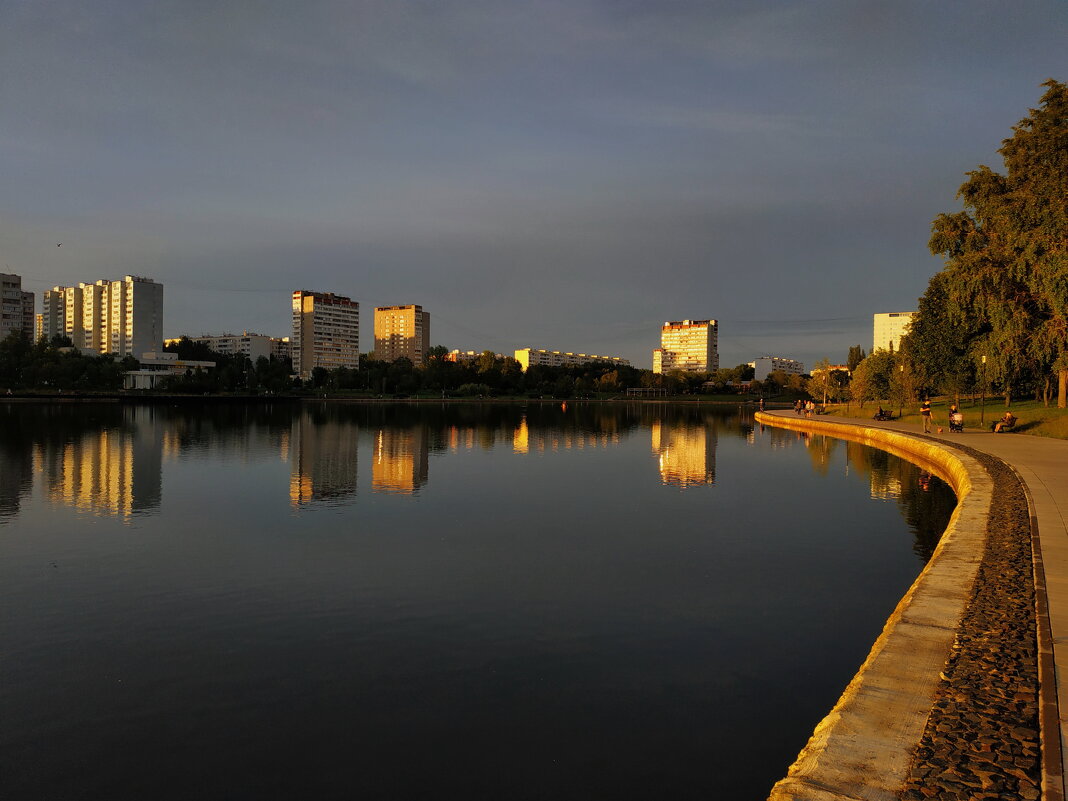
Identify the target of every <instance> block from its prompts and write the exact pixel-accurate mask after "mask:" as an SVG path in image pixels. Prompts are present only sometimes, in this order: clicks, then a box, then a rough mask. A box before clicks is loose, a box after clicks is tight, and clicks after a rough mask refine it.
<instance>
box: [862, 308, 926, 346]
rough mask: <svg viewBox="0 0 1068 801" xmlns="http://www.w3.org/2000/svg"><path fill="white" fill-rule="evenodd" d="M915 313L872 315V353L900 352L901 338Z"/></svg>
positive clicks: (906, 331) (907, 329) (907, 330)
mask: <svg viewBox="0 0 1068 801" xmlns="http://www.w3.org/2000/svg"><path fill="white" fill-rule="evenodd" d="M915 313H916V312H885V313H882V314H876V315H874V320H873V324H872V328H873V332H874V333H873V336H872V348H871V349H872V351H873V352H874V351H877V350H894V351H896V350H901V338H902V337H903V336H905V334H907V333H908V332H909V326H910V325H912V315H914V314H915Z"/></svg>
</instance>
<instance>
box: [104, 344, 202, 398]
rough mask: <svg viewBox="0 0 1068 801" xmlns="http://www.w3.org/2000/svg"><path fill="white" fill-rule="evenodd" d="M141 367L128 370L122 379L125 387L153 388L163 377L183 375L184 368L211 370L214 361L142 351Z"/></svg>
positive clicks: (175, 354)
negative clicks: (180, 357)
mask: <svg viewBox="0 0 1068 801" xmlns="http://www.w3.org/2000/svg"><path fill="white" fill-rule="evenodd" d="M139 361H140V364H141V369H139V370H130V371H128V372H127V373H126V377H125V379H124V380H123V387H124V388H125V389H155V388H156V385H157V384H159V382H160V381H162V380H163V379H164V378H171V377H173V376H181V375H185V371H186V370H197V369H200V370H211V369H214V367H215V362H209V361H196V360H193V359H179V358H178V354H177V353H157V352H151V353H142V354H141V358H140V360H139Z"/></svg>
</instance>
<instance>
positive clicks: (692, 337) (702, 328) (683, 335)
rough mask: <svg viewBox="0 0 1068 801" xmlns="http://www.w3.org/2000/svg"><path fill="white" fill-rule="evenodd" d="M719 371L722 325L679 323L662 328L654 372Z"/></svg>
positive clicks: (713, 323)
mask: <svg viewBox="0 0 1068 801" xmlns="http://www.w3.org/2000/svg"><path fill="white" fill-rule="evenodd" d="M718 369H719V323H718V322H717V321H716V320H678V321H676V322H666V323H664V326H663V327H662V328H661V329H660V347H659V348H657V349H656V350H654V351H653V372H654V373H668V372H671V371H672V370H683V371H685V372H689V373H710V372H712V371H713V370H718Z"/></svg>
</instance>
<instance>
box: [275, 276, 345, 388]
mask: <svg viewBox="0 0 1068 801" xmlns="http://www.w3.org/2000/svg"><path fill="white" fill-rule="evenodd" d="M290 348H291V350H292V356H293V372H295V373H297V374H298V375H299V376H300V377H301V378H310V377H311V374H312V370H314V369H315V368H316V367H322V368H325V369H327V370H336V369H337V368H339V367H347V368H349V369H352V370H357V369H359V367H360V304H359V303H357V302H356V301H354V300H352V299H350V298H346V297H344V296H342V295H335V294H333V293H332V292H307V291H305V290H303V289H298V290H297V291H295V292H294V293H293V336H292V337H291V338H290Z"/></svg>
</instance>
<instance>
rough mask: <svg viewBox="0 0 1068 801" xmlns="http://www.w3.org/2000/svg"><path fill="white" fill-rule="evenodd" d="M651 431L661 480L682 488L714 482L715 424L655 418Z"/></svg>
mask: <svg viewBox="0 0 1068 801" xmlns="http://www.w3.org/2000/svg"><path fill="white" fill-rule="evenodd" d="M651 430H652V450H653V455H654V456H655V457H657V460H658V462H659V467H660V481H661V482H662V483H664V484H668V485H671V486H675V487H681V488H683V489H685V488H687V487H693V486H698V485H702V484H704V485H708V484H714V483H715V482H716V429H715V427H714V426H711V425H694V424H688V423H685V422H677V423H676V422H670V421H662V420H654V421H653V424H652V429H651Z"/></svg>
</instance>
